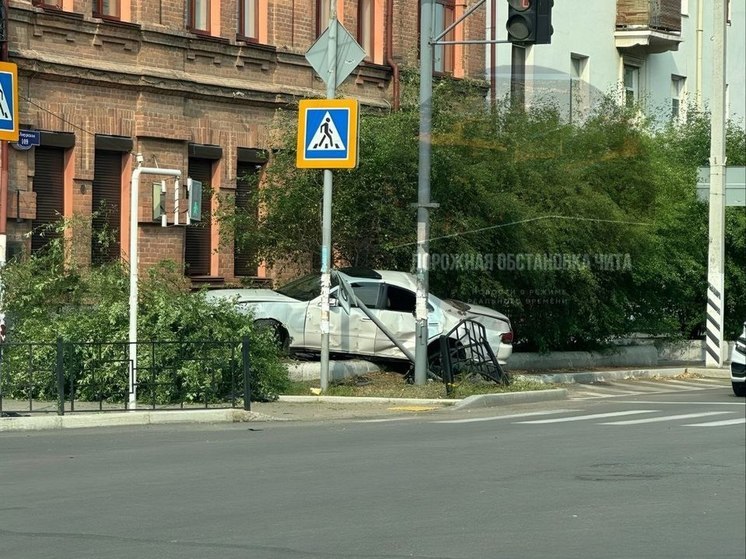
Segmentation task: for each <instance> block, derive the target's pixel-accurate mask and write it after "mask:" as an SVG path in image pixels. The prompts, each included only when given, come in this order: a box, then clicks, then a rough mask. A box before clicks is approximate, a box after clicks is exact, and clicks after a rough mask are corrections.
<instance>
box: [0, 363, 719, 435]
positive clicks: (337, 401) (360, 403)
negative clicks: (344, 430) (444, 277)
mask: <svg viewBox="0 0 746 559" xmlns="http://www.w3.org/2000/svg"><path fill="white" fill-rule="evenodd" d="M684 373H689V374H695V375H699V376H702V377H709V378H729V376H730V373H729V370H728V369H725V368H723V369H705V368H702V367H681V366H679V367H665V368H657V369H653V368H651V369H615V370H607V371H578V372H554V373H551V372H546V373H540V374H527V375H520V376H524V377H526V378H531V379H533V380H537V381H539V382H543V383H546V384H548V385H549V386H548V387H547V390H537V391H529V392H508V393H501V394H482V395H477V396H469V397H467V398H464V399H461V400H458V399H454V400H446V399H443V400H440V399H427V400H426V399H411V398H355V397H344V396H280V399H279V400H278V401H276V402H252V404H251V411H250V412H247V411H244V410H239V409H208V410H205V409H195V410H178V411H159V410H156V411H153V410H138V411H130V412H106V413H75V414H66V415H63V416H60V415H52V414H39V415H37V414H33V415H31V414H23V413H20V414H18V416H15V417H2V418H0V432H3V431H31V430H43V429H75V428H85V427H116V426H132V425H165V424H174V423H194V424H200V423H202V424H204V423H237V422H267V421H335V420H347V419H377V418H378V419H380V418H387V417H392V416H395V415H401V414H411V413H428V412H429V413H434V412H438V411H442V410H447V409H448V408H453V409H462V410H463V409H473V408H485V407H497V406H507V405H516V404H522V403H531V402H541V401H548V400H563V399H566V398H567V397H568V390H567V388H554V387H553V386H552V385H553V384H560V385H563V384H564V385H568V384H569V385H572V384H574V383H577V384H591V383H594V382H609V381H614V380H629V379H650V378H656V377H674V376H679V375H682V374H684Z"/></svg>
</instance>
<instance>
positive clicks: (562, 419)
mask: <svg viewBox="0 0 746 559" xmlns="http://www.w3.org/2000/svg"><path fill="white" fill-rule="evenodd" d="M658 411H660V410H627V411H615V412H609V413H592V414H589V415H573V416H570V417H558V418H554V419H537V420H535V421H516V423H526V424H539V423H563V422H566V421H586V420H588V419H601V418H604V417H619V416H621V415H635V414H639V413H656V412H658Z"/></svg>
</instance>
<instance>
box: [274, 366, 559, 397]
mask: <svg viewBox="0 0 746 559" xmlns="http://www.w3.org/2000/svg"><path fill="white" fill-rule="evenodd" d="M548 388H554V386H553V385H551V384H543V383H540V382H536V381H531V380H514V381H513V382H512V383H511V384H509V385H508V386H503V385H499V384H496V383H494V382H491V381H483V380H471V379H469V380H463V381H457V382H456V383H454V386H453V393H452V395H451V397H452V398H465V397H467V396H473V395H475V394H498V393H502V392H525V391H529V390H546V389H548ZM318 391H319V382H318V381H291V382H290V386H289V387H288V388H287V390H285V392H283V394H285V395H291V394H292V395H312V394H318ZM326 395H329V396H358V397H360V396H368V397H380V398H431V399H445V398H448V395H447V394H446V388H445V385H444V384H443V383H441V382H437V381H428V382H427V383H426V384H424V385H415V384H409V383H407V382H406V381H405V379H404V375H401V374H399V373H389V372H380V373H369V374H366V375H361V376H357V377H350V378H347V379H344V380H341V381H337V382H335V383H333V384H330V386H329V389H328V390H327V392H326Z"/></svg>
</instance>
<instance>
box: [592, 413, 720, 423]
mask: <svg viewBox="0 0 746 559" xmlns="http://www.w3.org/2000/svg"><path fill="white" fill-rule="evenodd" d="M724 413H733V412H730V411H706V412H700V413H682V414H678V415H664V416H662V417H648V418H646V419H628V420H626V421H612V422H609V423H599V425H639V424H641V423H657V422H662V421H676V420H677V419H689V418H691V417H706V416H708V415H722V414H724Z"/></svg>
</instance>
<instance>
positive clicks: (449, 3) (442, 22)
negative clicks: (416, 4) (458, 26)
mask: <svg viewBox="0 0 746 559" xmlns="http://www.w3.org/2000/svg"><path fill="white" fill-rule="evenodd" d="M455 14H456V2H455V0H435V10H434V15H433V36H434V37H437V36H438V35H440V34H441V33H443V31H445V30H446V29H447V28H448V27H450V26H451V25H452V24H453V22H454V21H455ZM441 40H443V41H453V40H454V33H453V30H451V31H450V32H449V33H448V34H447V35H446V36H445V37H443V38H442V39H441ZM453 51H454V45H435V48H434V49H433V70H434V71H435V72H436V73H438V74H452V73H453V68H454V52H453Z"/></svg>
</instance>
